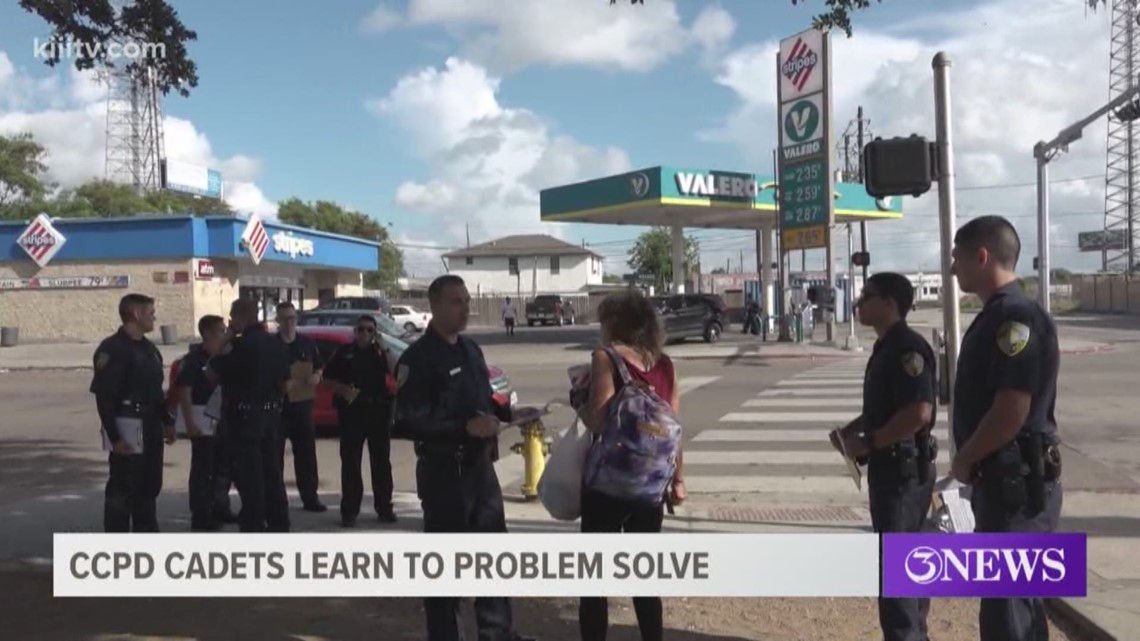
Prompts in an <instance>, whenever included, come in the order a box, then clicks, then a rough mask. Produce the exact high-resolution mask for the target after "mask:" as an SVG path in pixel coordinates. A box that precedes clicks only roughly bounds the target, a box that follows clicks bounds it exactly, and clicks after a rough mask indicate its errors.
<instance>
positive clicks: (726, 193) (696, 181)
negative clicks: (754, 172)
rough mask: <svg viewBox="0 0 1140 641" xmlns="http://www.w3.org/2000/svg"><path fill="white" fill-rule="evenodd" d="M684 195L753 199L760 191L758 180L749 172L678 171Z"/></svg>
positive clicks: (681, 192)
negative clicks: (700, 172) (703, 172)
mask: <svg viewBox="0 0 1140 641" xmlns="http://www.w3.org/2000/svg"><path fill="white" fill-rule="evenodd" d="M673 180H674V181H676V183H677V191H678V192H680V194H681V195H682V196H703V197H705V198H739V199H744V200H753V199H755V198H756V193H757V191H758V188H757V185H756V180H755V179H754V178H753V177H752V176H750V175H747V174H736V175H733V174H719V173H718V174H711V173H706V174H696V173H692V172H685V171H678V172H677V173H676V174H674V175H673Z"/></svg>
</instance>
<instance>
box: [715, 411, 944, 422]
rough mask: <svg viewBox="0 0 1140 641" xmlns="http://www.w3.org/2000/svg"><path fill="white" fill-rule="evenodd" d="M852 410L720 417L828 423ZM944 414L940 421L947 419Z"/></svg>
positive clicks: (847, 417) (725, 419)
mask: <svg viewBox="0 0 1140 641" xmlns="http://www.w3.org/2000/svg"><path fill="white" fill-rule="evenodd" d="M853 418H855V417H854V416H853V415H852V414H851V412H730V413H728V414H725V415H724V416H722V417H721V418H720V422H721V423H827V422H831V421H850V420H851V419H853ZM945 420H946V416H945V415H944V414H939V415H938V421H945Z"/></svg>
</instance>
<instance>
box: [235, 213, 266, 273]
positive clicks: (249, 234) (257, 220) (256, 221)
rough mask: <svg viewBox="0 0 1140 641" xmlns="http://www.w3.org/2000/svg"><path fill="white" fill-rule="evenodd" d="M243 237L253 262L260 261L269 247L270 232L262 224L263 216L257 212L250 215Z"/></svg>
mask: <svg viewBox="0 0 1140 641" xmlns="http://www.w3.org/2000/svg"><path fill="white" fill-rule="evenodd" d="M241 239H242V242H244V243H245V247H246V249H247V250H248V251H249V257H250V259H251V260H253V264H254V265H257V264H258V263H260V262H261V259H262V257H264V256H265V250H266V249H268V248H269V232H267V231H265V225H262V224H261V217H259V216H258V215H257V214H253V215H252V216H250V218H249V223H248V224H246V226H245V231H243V232H242V234H241Z"/></svg>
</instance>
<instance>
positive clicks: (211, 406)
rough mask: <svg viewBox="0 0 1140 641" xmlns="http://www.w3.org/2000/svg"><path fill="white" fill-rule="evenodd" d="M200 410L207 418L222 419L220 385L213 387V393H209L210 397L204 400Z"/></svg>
mask: <svg viewBox="0 0 1140 641" xmlns="http://www.w3.org/2000/svg"><path fill="white" fill-rule="evenodd" d="M202 411H203V413H204V414H205V415H206V416H207V417H208V418H212V419H214V420H215V421H220V420H222V387H221V386H220V385H219V386H218V387H215V388H214V393H213V394H210V399H209V400H208V401H206V405H205V406H204V409H203V410H202Z"/></svg>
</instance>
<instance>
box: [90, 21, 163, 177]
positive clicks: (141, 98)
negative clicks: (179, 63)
mask: <svg viewBox="0 0 1140 641" xmlns="http://www.w3.org/2000/svg"><path fill="white" fill-rule="evenodd" d="M114 7H115V11H116V14H118V13H119V12H120V11H121V9H122V1H121V0H120V1H119V2H115V3H114ZM126 44H127V43H126V42H120V43H119V45H120V46H119V47H118V49H119V51H124V50H126V49H125V48H124V45H126ZM139 44H140V45H141V43H139ZM132 49H135V50H142V51H145V50H146V49H145V48H144V47H141V46H140V47H132ZM127 62H129V61H126V60H114V61H112V63H113V65H114V66H105V67H103V69H102V70H101V73H100V75H101V77H102V78H103V80H104V81H105V82H106V83H107V89H108V91H107V148H106V164H105V172H106V176H105V177H106V179H107V180H109V181H112V182H117V183H122V184H126V185H131V186H132V187H134V188H135V191H136V192H138V193H140V194H141V193H144V192H147V191H152V190H157V189H161V188H162V160H163V159H164V158H165V157H166V154H165V141H164V138H163V131H162V92H160V91H159V90H158V87H157V83H156V79H155V71H154V69H153V68H152V67H150V66H149V65H147V66H143V67H141V69H140V70H139V71H137V72H134V73H131V72H128V71H127V70H126V69H125V67H126V64H127Z"/></svg>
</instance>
